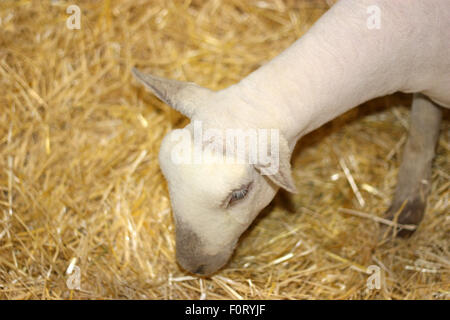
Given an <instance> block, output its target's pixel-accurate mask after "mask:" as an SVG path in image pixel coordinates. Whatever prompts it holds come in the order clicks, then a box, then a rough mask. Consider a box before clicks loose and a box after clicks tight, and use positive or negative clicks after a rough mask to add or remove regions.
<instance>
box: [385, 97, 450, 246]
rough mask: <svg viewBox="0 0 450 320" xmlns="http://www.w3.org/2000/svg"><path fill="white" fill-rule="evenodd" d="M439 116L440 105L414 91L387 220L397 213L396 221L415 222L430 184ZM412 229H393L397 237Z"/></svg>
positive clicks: (420, 216) (420, 217)
mask: <svg viewBox="0 0 450 320" xmlns="http://www.w3.org/2000/svg"><path fill="white" fill-rule="evenodd" d="M441 118H442V111H441V108H440V106H438V105H436V104H435V103H433V102H432V101H431V100H430V99H428V98H427V97H425V96H424V95H422V94H415V95H414V98H413V103H412V111H411V127H410V131H409V137H408V141H407V142H406V146H405V150H404V152H403V159H402V163H401V166H400V170H399V175H398V182H397V188H396V190H395V195H394V200H393V201H392V205H391V207H390V208H389V209H388V211H387V217H388V218H389V219H391V220H392V219H394V218H395V217H396V216H397V215H398V219H397V222H398V223H400V224H412V225H419V223H420V222H421V220H422V218H423V215H424V211H425V207H426V200H427V196H428V193H429V190H430V187H431V185H430V184H431V164H432V161H433V158H434V155H435V149H436V142H437V140H438V138H439V128H440V123H441ZM402 207H403V209H402ZM400 209H402V210H401V212H400V213H399V210H400ZM412 233H413V231H408V230H405V229H400V230H398V231H397V235H398V236H401V237H406V236H410V235H411V234H412Z"/></svg>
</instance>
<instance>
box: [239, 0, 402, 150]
mask: <svg viewBox="0 0 450 320" xmlns="http://www.w3.org/2000/svg"><path fill="white" fill-rule="evenodd" d="M346 10H348V11H346ZM343 11H346V12H343ZM349 13H351V14H349ZM367 17H368V16H367V14H366V7H363V8H360V10H356V9H355V8H353V10H350V8H346V7H345V3H344V5H341V6H339V3H338V4H337V5H336V8H334V7H333V8H332V9H331V10H330V11H329V12H327V13H326V14H325V15H324V16H323V17H322V18H321V19H320V20H319V21H318V22H317V23H316V24H315V25H314V26H313V27H312V28H311V29H310V30H309V32H308V33H306V34H305V35H304V36H303V37H302V38H300V39H299V40H297V42H295V43H294V44H293V45H292V46H291V47H289V48H288V49H286V50H285V51H284V52H282V53H281V54H280V55H279V56H277V57H276V58H274V59H273V60H272V61H270V62H269V63H267V64H266V65H264V66H262V67H261V68H259V69H258V70H256V71H254V72H253V73H251V74H250V75H249V76H247V77H246V78H244V79H243V80H242V81H241V82H239V83H238V84H236V85H235V86H234V87H235V88H234V89H236V90H238V91H239V93H238V94H239V95H240V96H241V97H243V99H244V100H246V102H247V103H248V104H251V105H258V108H260V110H259V111H260V112H268V113H272V114H273V117H274V119H277V121H278V122H280V128H281V129H282V131H284V132H283V133H284V134H285V135H286V138H287V139H288V142H289V144H290V145H291V146H292V145H295V143H296V141H297V140H298V139H299V138H300V137H301V136H303V135H305V134H306V133H308V132H310V131H312V130H314V129H316V128H318V127H319V126H321V125H322V124H324V123H326V122H328V121H330V120H332V119H334V118H335V117H337V116H339V115H340V114H342V113H344V112H346V111H347V110H349V109H350V108H352V107H355V106H357V105H359V104H361V103H363V102H365V101H368V100H370V99H372V98H375V97H378V96H382V95H386V94H390V93H393V92H395V91H398V90H401V89H402V88H403V87H404V86H405V77H407V72H406V71H407V70H406V69H405V68H408V63H410V62H408V61H406V60H405V61H403V63H402V62H398V61H399V60H401V59H395V56H394V55H395V54H400V55H401V54H404V52H403V53H402V52H398V51H399V50H397V52H394V53H393V52H390V50H386V48H389V46H395V45H396V44H395V43H392V40H389V39H390V38H392V34H389V33H390V32H393V30H389V26H388V25H386V24H384V25H383V27H382V28H381V29H380V30H378V29H375V30H371V29H369V28H368V27H367V26H366V21H367ZM386 19H388V18H387V17H384V20H383V21H386ZM383 28H384V29H383ZM386 29H387V30H386ZM394 41H395V40H394ZM405 49H407V48H405Z"/></svg>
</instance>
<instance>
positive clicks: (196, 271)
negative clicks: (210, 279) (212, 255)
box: [194, 264, 205, 274]
mask: <svg viewBox="0 0 450 320" xmlns="http://www.w3.org/2000/svg"><path fill="white" fill-rule="evenodd" d="M204 271H205V265H204V264H201V265H200V266H199V267H198V268H197V269H195V271H194V273H197V274H203V272H204Z"/></svg>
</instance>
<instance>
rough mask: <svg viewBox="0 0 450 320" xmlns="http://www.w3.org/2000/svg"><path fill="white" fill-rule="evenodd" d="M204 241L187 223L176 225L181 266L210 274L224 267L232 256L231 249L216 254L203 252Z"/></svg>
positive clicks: (178, 257)
mask: <svg viewBox="0 0 450 320" xmlns="http://www.w3.org/2000/svg"><path fill="white" fill-rule="evenodd" d="M203 246H204V244H203V242H202V240H201V239H200V237H199V236H198V235H197V234H195V232H194V231H192V229H190V228H189V227H188V226H186V225H185V224H178V223H177V225H176V257H177V261H178V263H179V264H180V266H181V267H182V268H183V269H185V270H187V271H189V272H192V273H195V274H199V275H209V274H212V273H214V272H216V271H217V270H219V269H220V268H221V267H223V266H224V265H225V264H226V262H227V261H228V259H229V258H230V256H231V253H232V251H231V252H228V251H229V250H225V251H224V252H221V253H219V254H216V255H208V254H205V253H203Z"/></svg>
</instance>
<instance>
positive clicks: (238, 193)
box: [228, 183, 251, 206]
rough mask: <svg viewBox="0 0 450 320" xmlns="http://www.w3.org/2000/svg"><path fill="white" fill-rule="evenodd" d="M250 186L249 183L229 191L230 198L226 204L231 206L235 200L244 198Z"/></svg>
mask: <svg viewBox="0 0 450 320" xmlns="http://www.w3.org/2000/svg"><path fill="white" fill-rule="evenodd" d="M250 186H251V183H249V184H248V185H246V186H244V187H242V188H241V189H238V190H234V191H233V192H231V195H230V196H229V199H230V200H229V201H228V206H231V205H233V204H234V203H235V202H237V201H239V200H242V199H244V198H245V197H246V196H247V194H248V191H249V190H250Z"/></svg>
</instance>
